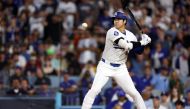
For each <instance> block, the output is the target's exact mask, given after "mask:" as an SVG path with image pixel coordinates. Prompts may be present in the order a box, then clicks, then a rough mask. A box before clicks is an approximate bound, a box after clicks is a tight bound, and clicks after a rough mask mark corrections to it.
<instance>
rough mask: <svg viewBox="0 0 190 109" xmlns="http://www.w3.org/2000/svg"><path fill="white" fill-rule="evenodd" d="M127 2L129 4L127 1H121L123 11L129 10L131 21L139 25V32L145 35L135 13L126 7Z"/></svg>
mask: <svg viewBox="0 0 190 109" xmlns="http://www.w3.org/2000/svg"><path fill="white" fill-rule="evenodd" d="M127 2H128V1H127V0H121V5H122V8H123V10H127V12H128V14H129V16H130V17H131V19H132V20H133V21H134V22H135V24H136V25H137V27H138V29H139V31H140V32H141V33H142V34H143V33H144V32H143V30H142V28H141V26H140V24H139V23H138V22H137V20H136V18H135V16H134V15H133V13H132V12H131V10H130V9H129V7H126V6H127Z"/></svg>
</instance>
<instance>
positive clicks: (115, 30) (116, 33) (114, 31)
mask: <svg viewBox="0 0 190 109" xmlns="http://www.w3.org/2000/svg"><path fill="white" fill-rule="evenodd" d="M107 34H111V35H116V36H117V35H119V30H117V29H116V28H115V27H112V28H110V29H109V30H108V31H107Z"/></svg>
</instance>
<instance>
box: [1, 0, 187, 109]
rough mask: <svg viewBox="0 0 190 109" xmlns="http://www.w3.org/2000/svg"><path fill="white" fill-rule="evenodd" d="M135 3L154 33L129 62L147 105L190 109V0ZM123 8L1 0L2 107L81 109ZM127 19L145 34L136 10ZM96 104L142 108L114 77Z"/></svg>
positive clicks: (105, 2) (102, 0) (94, 1)
mask: <svg viewBox="0 0 190 109" xmlns="http://www.w3.org/2000/svg"><path fill="white" fill-rule="evenodd" d="M128 7H129V8H130V9H131V10H132V12H133V14H134V15H135V17H136V19H137V20H138V22H139V23H140V25H141V26H142V28H143V31H144V33H146V34H148V35H149V36H150V37H151V39H152V43H151V44H150V45H149V46H147V47H146V48H145V50H144V52H143V54H141V55H135V54H134V53H133V52H131V53H130V54H129V57H128V61H127V62H126V64H127V66H128V69H129V72H130V75H131V77H132V79H133V82H134V84H135V87H136V88H137V90H138V91H139V92H140V93H141V95H142V96H143V99H144V100H145V104H146V106H147V108H148V109H190V84H189V83H190V77H189V76H190V56H189V53H190V0H128ZM118 10H122V6H121V3H120V0H1V1H0V109H12V108H15V107H18V108H19V109H80V106H81V103H82V100H83V98H84V96H85V94H86V92H87V91H88V89H89V88H90V87H91V84H92V81H93V79H94V76H95V72H96V65H97V63H98V62H99V60H100V57H101V53H102V51H103V49H104V44H105V37H106V31H107V30H108V29H109V28H110V27H112V20H111V19H110V17H111V16H113V14H114V12H115V11H118ZM125 13H126V15H128V13H127V12H125ZM126 26H127V29H128V30H130V31H132V32H133V33H134V34H135V35H136V36H137V37H138V38H139V40H140V37H139V36H140V34H139V31H138V29H137V26H136V25H135V23H134V21H133V20H131V19H130V17H129V16H128V23H127V25H126ZM93 105H94V107H93V109H135V106H134V103H132V102H130V101H129V100H128V99H127V98H126V96H125V94H124V93H123V91H122V90H121V88H120V87H119V86H117V84H116V83H115V81H114V80H110V81H109V82H108V83H107V84H106V86H105V87H104V88H103V89H102V92H101V93H100V94H99V95H98V96H97V97H96V99H95V102H94V104H93Z"/></svg>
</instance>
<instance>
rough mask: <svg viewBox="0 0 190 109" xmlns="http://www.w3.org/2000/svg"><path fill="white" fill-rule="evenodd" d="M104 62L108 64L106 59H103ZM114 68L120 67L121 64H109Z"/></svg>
mask: <svg viewBox="0 0 190 109" xmlns="http://www.w3.org/2000/svg"><path fill="white" fill-rule="evenodd" d="M101 60H102V62H104V63H106V60H105V59H104V58H102V59H101ZM109 64H110V65H111V66H112V67H119V66H120V65H121V64H116V63H109Z"/></svg>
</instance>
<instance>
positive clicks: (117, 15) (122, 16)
mask: <svg viewBox="0 0 190 109" xmlns="http://www.w3.org/2000/svg"><path fill="white" fill-rule="evenodd" d="M112 18H113V19H124V20H126V19H127V16H126V15H125V13H124V12H121V11H117V12H115V13H114V16H113V17H112Z"/></svg>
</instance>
